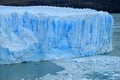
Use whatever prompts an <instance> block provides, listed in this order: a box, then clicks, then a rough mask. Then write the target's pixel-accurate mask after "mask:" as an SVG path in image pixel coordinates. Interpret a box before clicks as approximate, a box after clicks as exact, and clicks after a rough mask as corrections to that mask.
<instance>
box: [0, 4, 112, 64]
mask: <svg viewBox="0 0 120 80" xmlns="http://www.w3.org/2000/svg"><path fill="white" fill-rule="evenodd" d="M112 28H113V18H112V16H111V15H110V14H109V13H107V12H103V11H96V10H92V9H73V8H60V7H50V6H33V7H11V6H0V64H14V63H21V62H31V61H32V62H33V61H40V60H51V59H61V58H73V57H83V56H92V55H95V54H103V53H105V52H110V51H112V32H113V31H112V30H113V29H112Z"/></svg>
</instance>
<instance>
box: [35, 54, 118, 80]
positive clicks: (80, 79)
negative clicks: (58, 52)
mask: <svg viewBox="0 0 120 80" xmlns="http://www.w3.org/2000/svg"><path fill="white" fill-rule="evenodd" d="M53 62H54V63H56V64H57V65H59V66H62V67H63V68H65V70H63V71H60V72H58V74H57V75H51V74H49V73H48V74H47V75H45V76H44V77H38V78H36V79H38V80H120V57H115V56H103V55H102V56H91V57H86V58H75V59H62V60H56V61H53Z"/></svg>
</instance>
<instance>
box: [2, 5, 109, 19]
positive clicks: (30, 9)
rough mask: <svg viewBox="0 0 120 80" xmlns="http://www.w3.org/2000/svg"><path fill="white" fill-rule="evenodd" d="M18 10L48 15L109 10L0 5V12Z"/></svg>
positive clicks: (4, 13)
mask: <svg viewBox="0 0 120 80" xmlns="http://www.w3.org/2000/svg"><path fill="white" fill-rule="evenodd" d="M13 12H16V13H18V14H19V15H20V14H21V15H22V14H23V13H24V12H29V13H31V14H38V15H48V16H60V17H61V16H71V15H83V14H84V15H85V14H99V13H103V14H107V12H103V11H96V10H94V9H89V8H85V9H74V8H69V7H68V8H66V7H53V6H27V7H16V6H0V14H1V15H7V14H9V13H13Z"/></svg>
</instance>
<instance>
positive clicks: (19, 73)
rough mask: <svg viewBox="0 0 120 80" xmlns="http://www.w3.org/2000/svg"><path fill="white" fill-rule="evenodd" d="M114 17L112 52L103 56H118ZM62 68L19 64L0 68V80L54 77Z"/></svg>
mask: <svg viewBox="0 0 120 80" xmlns="http://www.w3.org/2000/svg"><path fill="white" fill-rule="evenodd" d="M111 15H112V16H113V17H114V20H115V22H114V23H115V24H114V32H113V51H112V52H111V53H107V54H105V55H111V56H120V14H111ZM62 70H64V68H62V67H60V66H58V65H56V64H55V63H52V62H51V61H45V62H36V63H21V64H14V65H2V66H0V80H35V78H36V77H42V76H44V75H46V74H47V73H50V74H52V75H56V74H57V72H59V71H62Z"/></svg>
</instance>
